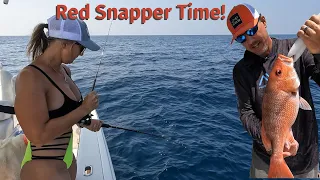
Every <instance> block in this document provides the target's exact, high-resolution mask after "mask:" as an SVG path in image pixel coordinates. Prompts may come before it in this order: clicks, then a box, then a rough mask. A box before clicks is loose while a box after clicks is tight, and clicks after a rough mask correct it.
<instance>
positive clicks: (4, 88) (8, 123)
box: [0, 65, 15, 139]
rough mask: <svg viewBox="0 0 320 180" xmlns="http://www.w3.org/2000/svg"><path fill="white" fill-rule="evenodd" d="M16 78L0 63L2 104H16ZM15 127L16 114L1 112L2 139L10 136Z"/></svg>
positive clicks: (0, 135) (0, 103) (0, 99)
mask: <svg viewBox="0 0 320 180" xmlns="http://www.w3.org/2000/svg"><path fill="white" fill-rule="evenodd" d="M14 83H15V79H14V78H13V75H12V74H11V73H10V72H9V71H6V70H4V69H2V65H0V105H3V106H12V107H13V105H14V98H15V89H14ZM14 127H15V122H14V115H12V114H7V113H4V112H0V139H5V138H7V137H9V136H10V135H11V134H12V133H13V131H14Z"/></svg>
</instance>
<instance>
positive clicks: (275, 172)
mask: <svg viewBox="0 0 320 180" xmlns="http://www.w3.org/2000/svg"><path fill="white" fill-rule="evenodd" d="M268 178H293V174H292V172H291V170H290V169H289V167H288V165H287V163H286V162H285V160H284V158H283V154H282V153H277V154H272V155H271V159H270V167H269V173H268Z"/></svg>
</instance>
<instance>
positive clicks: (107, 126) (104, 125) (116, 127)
mask: <svg viewBox="0 0 320 180" xmlns="http://www.w3.org/2000/svg"><path fill="white" fill-rule="evenodd" d="M112 22H113V19H112V21H111V24H110V26H109V30H108V35H107V37H106V40H105V43H104V45H103V49H102V52H101V58H100V62H99V66H98V70H97V73H96V76H95V78H94V81H93V85H92V88H91V91H93V90H94V88H95V86H96V81H97V77H98V73H99V70H100V65H101V60H102V56H103V54H104V50H105V47H106V44H107V41H108V37H109V34H110V30H111V26H112ZM101 127H104V128H115V129H122V130H126V131H132V132H136V133H141V134H147V135H150V136H154V137H160V138H165V137H164V136H163V135H162V136H160V135H155V134H151V133H146V132H142V131H138V130H134V129H127V128H122V127H118V126H112V125H110V124H105V123H104V124H102V126H101Z"/></svg>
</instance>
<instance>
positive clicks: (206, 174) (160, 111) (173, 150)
mask: <svg viewBox="0 0 320 180" xmlns="http://www.w3.org/2000/svg"><path fill="white" fill-rule="evenodd" d="M275 37H278V38H287V37H295V35H276V36H275ZM230 38H231V37H230V36H109V37H108V41H107V43H106V47H105V48H106V49H105V51H104V54H103V55H101V52H100V51H99V52H91V51H89V50H86V52H85V55H84V56H83V57H79V58H78V59H76V61H75V62H74V63H73V64H70V65H69V67H70V68H71V71H72V77H73V79H74V81H75V83H76V84H77V85H78V86H79V88H80V90H81V92H82V93H83V95H84V96H85V95H86V94H87V93H88V92H89V91H90V89H91V86H92V83H93V80H94V76H95V74H96V72H97V69H98V64H99V61H100V60H101V67H100V71H99V74H98V79H97V83H96V91H97V92H98V94H99V99H100V105H99V107H98V109H97V111H98V114H99V116H100V118H101V119H102V120H104V121H105V122H106V123H109V124H111V125H115V126H120V127H125V128H131V129H136V130H140V131H143V132H148V133H154V134H158V135H164V136H166V137H169V140H166V139H161V138H156V137H152V136H149V135H145V134H139V133H135V132H129V131H124V130H119V129H104V132H105V135H106V140H107V143H108V146H109V151H110V154H111V159H112V162H113V166H114V170H115V174H116V177H117V179H120V180H122V179H126V180H140V179H141V180H142V179H145V180H158V179H159V180H208V179H219V180H222V179H246V178H248V176H249V168H250V162H251V145H252V140H251V138H250V136H249V135H248V134H247V132H246V131H244V128H243V127H242V124H241V122H240V120H239V117H238V112H237V109H236V97H235V94H234V87H233V80H232V69H233V66H234V65H235V64H236V62H237V61H238V60H239V59H240V58H241V57H242V55H243V52H244V49H243V48H242V46H240V45H239V44H237V43H234V44H233V45H232V46H230ZM93 39H94V40H96V41H97V42H98V44H100V45H101V46H103V44H104V42H105V40H106V36H94V37H93ZM28 40H29V37H0V62H1V63H2V65H3V66H4V67H5V68H6V69H8V70H9V71H11V72H12V73H13V74H17V73H18V72H19V70H20V69H21V68H23V67H24V66H26V65H27V64H28V63H30V61H29V59H28V58H27V56H26V53H25V52H26V51H25V50H26V45H27V43H28ZM311 82H312V83H311V88H312V94H313V98H314V102H315V106H316V107H318V106H319V100H320V97H319V93H317V88H318V87H317V85H316V84H315V83H314V82H313V81H311ZM316 112H317V117H319V112H318V109H316Z"/></svg>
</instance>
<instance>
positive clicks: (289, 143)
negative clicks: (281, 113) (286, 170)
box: [283, 129, 299, 158]
mask: <svg viewBox="0 0 320 180" xmlns="http://www.w3.org/2000/svg"><path fill="white" fill-rule="evenodd" d="M290 134H291V136H290V137H288V138H287V139H286V142H285V143H284V148H283V157H284V158H286V157H288V156H295V155H296V154H297V151H298V148H299V143H298V142H297V141H296V140H295V139H294V137H293V132H292V129H290Z"/></svg>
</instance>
